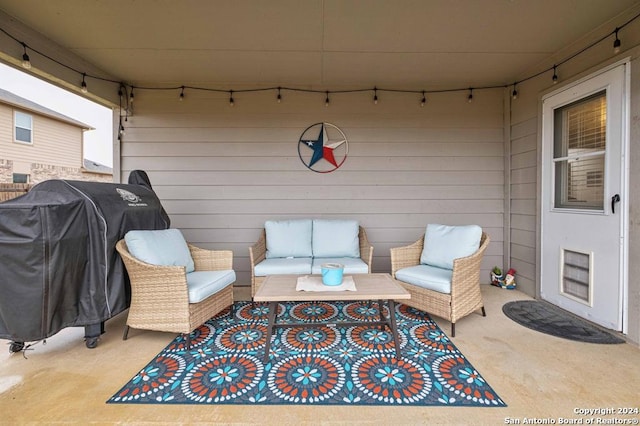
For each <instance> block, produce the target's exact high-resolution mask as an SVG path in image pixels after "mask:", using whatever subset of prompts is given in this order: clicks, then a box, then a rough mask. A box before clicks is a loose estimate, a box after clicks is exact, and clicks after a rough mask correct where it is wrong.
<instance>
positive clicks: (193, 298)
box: [187, 269, 236, 303]
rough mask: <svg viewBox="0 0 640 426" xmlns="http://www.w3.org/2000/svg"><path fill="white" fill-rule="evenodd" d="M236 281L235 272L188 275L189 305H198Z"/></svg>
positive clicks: (194, 273) (198, 272)
mask: <svg viewBox="0 0 640 426" xmlns="http://www.w3.org/2000/svg"><path fill="white" fill-rule="evenodd" d="M235 281H236V273H235V271H233V270H231V269H229V270H223V271H195V272H191V273H189V274H187V287H188V288H189V303H198V302H201V301H203V300H205V299H206V298H207V297H209V296H211V295H213V294H216V293H217V292H219V291H220V290H222V289H224V288H225V287H227V286H228V285H231V284H233V283H234V282H235Z"/></svg>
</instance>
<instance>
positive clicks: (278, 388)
mask: <svg viewBox="0 0 640 426" xmlns="http://www.w3.org/2000/svg"><path fill="white" fill-rule="evenodd" d="M383 309H385V310H386V309H388V308H387V307H386V306H384V305H383ZM396 310H397V312H396V319H397V323H398V331H399V339H400V345H401V348H402V358H401V359H396V358H395V347H394V344H393V337H392V335H391V333H390V332H389V329H388V328H382V327H380V326H367V325H356V326H341V325H338V326H336V325H335V324H333V323H335V322H341V321H362V320H371V321H375V320H377V319H378V318H379V316H378V304H377V303H371V304H369V303H367V302H313V303H312V302H304V303H280V304H279V312H278V322H279V323H283V322H284V323H286V322H290V323H291V322H301V321H302V322H311V321H316V322H320V323H319V324H318V326H317V327H290V328H289V327H286V328H278V329H276V333H275V334H274V337H273V339H274V340H273V344H272V346H271V357H270V360H269V362H268V363H267V364H264V363H263V362H262V357H263V354H264V349H265V338H266V334H267V313H268V309H267V306H266V304H259V303H257V304H255V305H254V306H253V307H252V305H251V303H247V302H238V303H236V309H235V315H234V317H233V318H231V317H230V313H229V310H227V311H225V312H223V313H221V314H220V315H218V316H216V317H214V318H212V319H211V320H209V321H207V322H206V323H205V324H204V325H202V326H201V327H199V328H198V329H197V330H195V331H194V332H193V333H192V334H191V348H189V349H186V348H185V341H184V339H183V338H182V337H181V336H178V337H177V338H176V339H175V340H174V341H173V342H171V343H170V344H169V345H168V346H167V347H166V348H165V349H164V350H163V351H162V352H161V353H160V354H158V355H157V356H156V357H155V358H154V359H153V360H152V361H151V362H150V363H149V364H148V365H147V366H146V367H144V368H143V369H142V370H140V371H139V372H138V373H137V374H136V375H135V376H134V377H133V378H132V379H131V380H130V381H129V382H128V383H127V384H126V385H125V386H124V387H123V388H122V389H121V390H120V391H118V392H117V393H116V394H115V395H114V396H113V397H111V398H110V399H109V400H108V401H107V402H108V403H155V404H158V403H166V404H316V405H416V406H433V405H457V406H486V407H504V406H506V404H505V403H504V402H503V401H502V399H501V398H500V397H499V396H498V395H497V394H496V393H495V392H494V391H493V389H492V388H491V387H490V386H489V384H488V383H487V382H486V381H485V379H484V378H483V377H482V376H481V375H480V374H479V373H478V371H476V369H475V368H474V367H473V366H472V365H471V364H470V363H469V362H468V361H467V360H466V358H465V357H464V355H463V354H462V353H460V351H459V350H458V349H457V348H456V347H455V345H454V344H453V343H452V342H451V341H450V340H449V338H448V337H447V336H446V335H445V334H444V333H443V332H442V330H440V328H438V326H437V325H436V323H435V322H433V321H432V320H431V319H430V318H429V317H428V315H425V314H423V313H422V312H420V311H417V310H414V309H413V308H410V307H408V306H406V305H403V304H397V305H396Z"/></svg>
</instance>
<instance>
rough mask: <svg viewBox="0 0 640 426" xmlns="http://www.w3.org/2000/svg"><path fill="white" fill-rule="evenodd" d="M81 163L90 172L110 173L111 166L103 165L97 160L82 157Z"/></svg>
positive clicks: (111, 170) (111, 172)
mask: <svg viewBox="0 0 640 426" xmlns="http://www.w3.org/2000/svg"><path fill="white" fill-rule="evenodd" d="M82 165H83V167H84V168H85V170H86V171H88V172H91V173H98V174H105V175H112V174H113V168H111V167H109V166H105V165H104V164H100V163H98V162H97V161H93V160H89V159H87V158H85V159H83V161H82Z"/></svg>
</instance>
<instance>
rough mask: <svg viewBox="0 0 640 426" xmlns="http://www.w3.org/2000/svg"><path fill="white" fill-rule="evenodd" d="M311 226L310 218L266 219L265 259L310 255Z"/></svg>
mask: <svg viewBox="0 0 640 426" xmlns="http://www.w3.org/2000/svg"><path fill="white" fill-rule="evenodd" d="M311 228H312V221H311V219H295V220H268V221H266V222H265V224H264V230H265V234H266V238H267V253H266V257H267V259H271V258H279V257H311V256H312V255H313V254H312V251H311Z"/></svg>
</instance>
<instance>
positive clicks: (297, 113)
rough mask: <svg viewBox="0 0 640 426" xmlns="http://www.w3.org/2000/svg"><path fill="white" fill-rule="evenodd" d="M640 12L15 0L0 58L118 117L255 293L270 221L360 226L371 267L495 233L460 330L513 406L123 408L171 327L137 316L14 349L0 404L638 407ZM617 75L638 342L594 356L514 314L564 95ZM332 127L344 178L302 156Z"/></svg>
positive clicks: (20, 408)
mask: <svg viewBox="0 0 640 426" xmlns="http://www.w3.org/2000/svg"><path fill="white" fill-rule="evenodd" d="M639 16H640V3H639V2H638V1H632V0H619V1H615V2H611V1H608V0H594V1H588V2H587V1H574V0H560V1H558V0H540V1H536V2H520V1H506V0H490V1H489V0H487V1H472V0H469V1H465V0H463V1H458V2H453V3H452V2H446V3H442V2H435V1H400V2H395V1H384V0H380V1H371V2H368V1H362V2H359V1H348V2H344V1H340V0H314V1H304V2H299V1H293V0H292V1H286V0H282V1H280V0H278V1H272V2H251V1H245V2H231V3H228V2H217V1H216V2H202V3H201V2H184V3H176V4H174V3H173V2H171V3H167V2H154V1H133V0H116V1H97V2H85V1H81V0H70V1H65V2H46V1H41V0H20V1H0V28H1V29H2V30H3V32H2V34H0V60H2V61H3V62H5V63H7V64H9V65H12V66H15V67H16V68H22V63H23V60H24V55H28V57H29V61H30V64H31V68H30V69H29V70H25V71H26V72H29V73H32V74H33V75H36V76H39V77H41V78H43V79H46V80H48V81H51V82H53V83H54V84H57V85H59V86H61V87H64V88H67V89H69V90H72V91H75V92H77V93H78V94H80V95H82V96H87V97H90V98H92V99H94V100H96V101H97V102H100V103H102V104H105V105H108V106H111V107H113V108H114V129H116V131H115V132H114V133H115V136H114V140H113V148H114V159H113V160H114V163H113V165H114V167H113V170H114V180H115V181H119V182H126V180H127V177H128V175H129V173H130V172H131V171H132V170H136V169H142V170H145V171H146V172H147V173H148V175H149V177H150V179H151V182H152V184H153V188H154V190H155V191H156V193H157V194H158V196H159V198H160V199H161V201H162V203H163V205H164V207H165V208H166V210H167V212H168V213H169V215H170V217H171V221H172V224H171V225H172V227H174V228H179V229H181V230H182V231H183V233H184V235H185V237H186V239H187V240H188V241H190V242H192V243H194V244H196V245H199V246H202V247H205V248H211V249H231V250H233V253H234V269H235V270H236V272H237V277H238V280H237V287H238V289H237V292H238V298H239V299H240V300H243V299H246V298H247V297H248V292H249V286H250V275H251V272H250V262H249V253H248V247H249V246H250V245H251V244H253V243H254V242H255V241H256V239H257V236H258V233H259V231H260V229H261V228H262V227H263V226H264V222H265V221H266V220H271V219H287V218H306V217H323V218H348V219H357V220H358V221H359V222H360V223H361V224H362V225H363V226H365V227H366V229H367V233H368V237H369V240H370V242H371V244H372V245H373V246H374V254H373V256H374V258H373V267H372V270H373V272H389V271H390V255H389V250H390V249H391V248H393V247H398V246H402V245H406V244H408V243H410V242H413V241H415V240H416V238H418V237H419V236H420V235H421V234H422V233H424V228H425V226H426V224H428V223H444V224H451V225H458V224H471V223H473V224H477V225H480V226H481V227H482V229H483V230H484V231H485V232H487V233H488V234H489V235H490V237H491V243H490V245H489V247H488V249H487V252H486V253H485V256H484V260H483V264H482V274H481V276H482V277H483V279H484V280H483V284H487V285H485V286H483V295H484V296H485V304H486V306H487V315H488V316H487V317H486V318H483V317H480V316H477V315H471V316H468V317H466V318H465V319H464V320H461V321H460V323H459V325H458V329H457V334H456V337H455V340H454V343H455V344H456V346H458V348H459V349H460V350H461V351H462V352H463V353H464V354H465V355H467V356H468V357H469V358H470V360H471V361H472V362H473V363H474V365H475V366H476V367H477V368H478V369H479V370H480V371H481V372H482V374H483V375H484V376H485V377H486V378H487V379H488V380H489V381H490V382H491V384H492V385H493V386H494V388H495V389H496V391H497V392H498V393H499V394H500V395H501V396H502V397H503V398H504V400H505V402H506V403H507V404H508V408H506V409H475V408H474V409H464V410H461V409H458V410H455V409H450V410H447V409H422V410H419V409H402V408H393V409H389V408H383V407H380V408H376V409H367V410H366V412H360V410H353V411H348V410H347V409H346V408H345V409H336V410H330V412H327V413H325V412H324V411H323V412H322V413H321V417H319V414H318V411H316V410H317V409H314V408H311V407H303V408H296V409H287V411H286V413H287V414H286V416H285V417H284V418H283V417H282V411H281V410H278V409H277V408H276V407H273V409H272V410H271V409H270V408H271V407H267V409H265V407H255V409H252V408H251V407H247V408H246V409H245V408H244V407H243V410H238V409H237V408H234V407H231V406H224V407H212V408H202V407H197V408H196V407H193V408H191V407H189V408H188V409H187V408H185V407H168V408H166V407H163V409H162V410H158V409H156V408H154V407H144V406H142V407H140V406H116V407H114V406H105V405H104V400H105V399H106V398H107V397H108V396H110V394H112V393H113V392H115V391H116V390H117V388H118V386H119V385H120V384H121V383H122V382H124V381H125V380H127V379H128V378H129V377H130V376H131V374H132V373H133V372H134V371H135V370H136V369H137V368H140V367H141V366H143V365H144V363H146V362H147V361H148V360H149V359H150V358H151V357H152V356H153V355H155V354H156V353H157V352H158V351H159V350H160V349H161V348H162V347H164V346H165V345H166V344H167V343H168V341H169V339H171V338H172V337H173V336H169V335H167V334H165V333H144V334H141V335H140V336H136V339H130V340H129V341H127V342H122V341H121V340H120V330H121V326H122V325H123V324H124V321H125V319H124V317H122V316H119V317H117V318H114V319H113V320H111V321H109V322H108V323H107V333H106V334H105V335H104V336H103V338H102V341H101V343H100V345H99V347H98V348H97V349H96V350H94V351H88V350H85V349H84V346H83V344H82V342H81V341H78V336H79V335H80V334H81V331H79V330H73V329H71V330H65V331H64V332H63V333H60V336H55V337H53V338H52V339H50V340H49V342H48V344H47V345H46V346H43V345H38V346H36V347H35V349H36V350H35V351H33V353H28V354H27V357H28V359H27V360H24V359H22V358H21V357H19V356H15V355H14V356H13V357H9V356H8V355H2V357H3V358H4V360H3V362H2V367H0V385H2V384H6V385H3V386H4V387H6V388H8V390H7V391H4V392H2V393H0V405H2V406H7V407H9V411H10V413H11V414H10V419H11V420H12V421H14V422H22V421H27V422H29V421H34V422H38V421H45V420H46V421H61V422H64V421H69V422H83V421H87V420H89V421H95V422H98V423H102V422H104V423H115V422H123V423H144V422H169V421H170V422H171V423H175V422H181V423H212V422H219V423H234V422H236V423H259V422H266V421H269V422H278V423H295V424H305V423H309V424H310V423H320V422H324V423H327V424H333V423H336V424H338V423H349V424H353V423H361V424H366V423H371V424H376V423H391V422H393V423H396V424H398V423H401V424H412V423H452V424H461V423H485V424H496V423H508V421H511V420H512V419H513V420H519V421H521V422H522V420H523V419H524V418H525V417H526V418H553V419H554V420H556V422H558V419H559V418H571V419H579V418H583V419H584V418H586V417H587V416H583V415H581V414H579V413H578V412H576V411H574V410H576V409H582V408H586V409H589V408H600V407H612V408H618V407H626V406H637V391H634V388H635V385H634V383H636V381H637V379H639V378H640V377H638V373H637V368H634V367H635V366H636V365H637V364H638V361H639V360H640V352H639V351H638V344H639V343H640V280H638V279H637V277H638V276H639V274H640V263H638V262H636V261H635V259H638V258H639V256H640V227H639V225H638V223H639V221H638V220H637V215H638V206H639V205H640V192H639V191H640V189H638V186H637V185H634V184H633V182H636V181H637V180H638V176H640V165H639V164H640V162H639V161H638V158H639V156H640V150H638V147H637V143H636V141H637V140H638V139H639V138H640V128H639V127H638V116H639V115H640V102H639V100H640V72H639V71H638V69H640V67H639V66H638V57H639V54H640V18H639ZM616 40H618V42H619V43H617V42H616ZM618 44H619V46H618ZM614 45H616V46H617V47H618V49H615V52H614ZM618 67H619V68H624V70H625V71H624V72H625V80H624V81H625V83H624V87H625V94H626V95H625V96H627V98H626V99H627V102H626V103H625V105H626V113H627V116H628V117H629V120H628V123H627V124H628V125H627V126H626V128H625V129H624V131H623V133H624V140H625V141H627V145H626V148H627V150H626V151H624V150H623V152H622V154H621V155H620V156H621V157H624V158H625V162H624V163H623V164H625V166H624V169H625V170H624V173H623V174H625V173H626V175H625V176H626V178H625V179H626V185H624V188H623V189H624V192H623V193H622V203H621V204H620V205H619V207H616V208H617V209H622V210H618V212H620V211H622V212H624V224H623V226H622V227H621V228H622V231H621V238H622V240H623V243H622V246H623V247H624V249H623V260H624V261H623V262H622V267H621V277H622V278H621V280H620V287H619V288H620V298H619V306H618V307H619V309H620V314H619V316H620V318H621V321H620V324H619V329H618V330H616V331H617V332H620V334H622V335H623V336H624V337H625V338H626V339H627V341H628V343H627V344H624V345H589V344H584V343H582V344H581V343H575V342H569V341H566V340H561V339H558V338H554V337H551V336H546V335H541V334H538V333H535V332H533V331H530V330H527V329H524V328H522V327H521V326H519V325H517V324H515V323H513V322H512V321H510V320H508V319H507V318H506V317H505V316H504V315H503V314H502V311H501V306H502V305H503V304H504V303H505V302H507V301H509V300H516V299H521V298H525V299H526V298H539V297H540V295H541V286H542V282H543V280H542V278H541V258H542V254H543V253H542V246H543V244H542V241H543V237H544V236H545V235H548V233H547V232H546V228H545V225H544V224H543V220H542V213H543V208H542V204H543V201H544V200H545V198H544V196H546V195H547V192H546V191H547V188H545V187H544V181H543V154H542V147H543V125H542V122H543V106H542V104H543V99H546V98H547V97H548V96H550V95H551V94H553V93H555V92H557V91H558V90H560V89H561V88H563V87H567V88H570V87H573V85H575V84H577V83H578V82H580V81H582V80H584V79H585V78H587V77H589V76H591V75H594V74H598V73H600V72H602V70H605V69H610V68H618ZM85 88H86V92H85V90H83V89H85ZM316 123H331V124H333V125H335V126H337V127H339V128H340V129H341V130H342V131H343V132H344V134H345V136H346V139H347V140H348V147H349V148H348V155H346V156H345V159H344V162H343V163H341V164H340V167H339V168H337V169H336V170H334V171H331V172H329V173H315V172H314V171H313V170H310V169H309V168H308V167H307V165H306V164H305V163H304V161H301V160H304V159H303V156H304V153H301V151H300V149H301V146H300V144H299V142H300V140H301V139H302V135H303V134H304V131H305V129H307V128H309V127H311V126H313V125H314V124H316ZM543 194H544V196H543ZM592 231H593V233H594V234H595V235H597V234H598V232H599V231H598V229H593V230H592ZM496 265H497V266H500V267H503V268H506V269H508V268H509V267H512V268H514V269H516V270H517V284H518V288H517V290H502V289H498V288H495V287H492V286H489V285H488V283H489V280H490V275H489V272H490V270H491V269H492V268H493V267H494V266H496ZM596 285H597V284H596ZM436 320H438V321H440V323H441V326H443V329H445V330H446V329H447V328H448V327H447V325H446V321H442V320H440V319H437V318H436ZM79 333H80V334H79ZM124 366H127V367H124ZM116 372H117V373H116ZM16 377H20V378H19V379H18V378H16ZM605 378H606V379H605ZM634 379H635V380H634ZM12 380H17V381H18V383H19V385H14V384H12V382H11V381H12ZM43 383H59V384H60V387H59V388H56V389H55V390H52V388H51V387H50V386H43ZM3 386H0V390H2V389H3ZM79 389H83V390H82V392H80V391H79ZM103 396H104V397H103ZM30 404H33V405H30ZM634 404H635V405H634ZM45 407H46V408H45ZM591 417H598V416H591ZM614 417H615V416H614ZM603 418H606V417H603ZM635 418H638V416H636V417H635ZM515 423H516V422H515V421H514V422H513V424H515Z"/></svg>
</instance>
